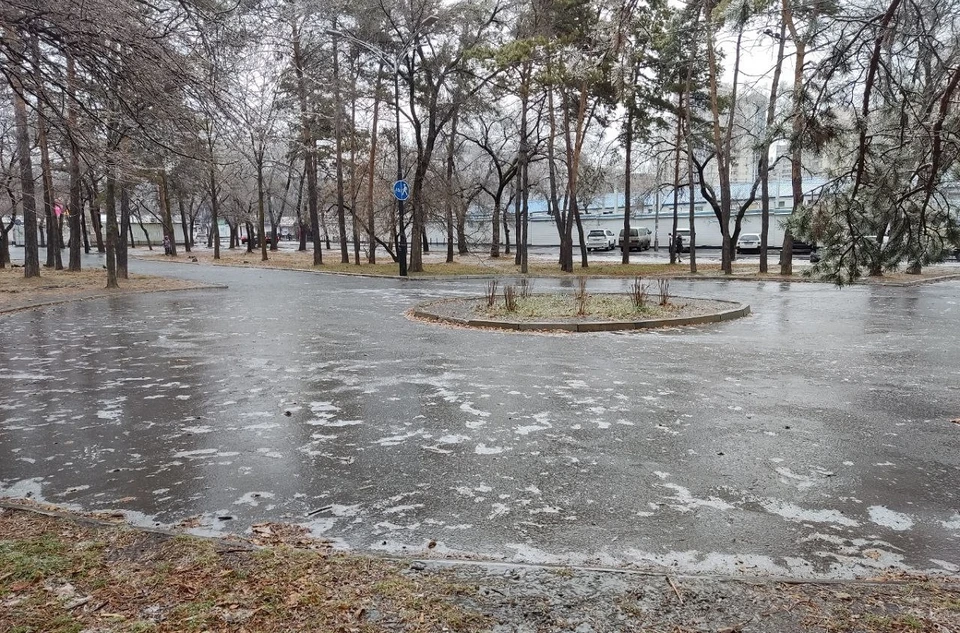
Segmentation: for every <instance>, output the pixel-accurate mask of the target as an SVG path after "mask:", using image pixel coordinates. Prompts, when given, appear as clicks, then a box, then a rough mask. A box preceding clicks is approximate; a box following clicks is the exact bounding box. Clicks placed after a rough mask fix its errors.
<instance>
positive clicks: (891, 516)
mask: <svg viewBox="0 0 960 633" xmlns="http://www.w3.org/2000/svg"><path fill="white" fill-rule="evenodd" d="M868 511H869V512H870V520H871V521H872V522H874V523H876V524H877V525H882V526H883V527H888V528H890V529H891V530H896V531H897V532H904V531H906V530H909V529H910V528H912V527H913V519H911V518H910V517H908V516H907V515H905V514H901V513H900V512H894V511H893V510H890V509H889V508H885V507H883V506H870V507H869V508H868Z"/></svg>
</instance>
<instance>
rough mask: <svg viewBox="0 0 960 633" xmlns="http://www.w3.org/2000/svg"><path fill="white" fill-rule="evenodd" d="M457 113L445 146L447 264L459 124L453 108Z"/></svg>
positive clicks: (451, 241) (448, 260)
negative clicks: (455, 151)
mask: <svg viewBox="0 0 960 633" xmlns="http://www.w3.org/2000/svg"><path fill="white" fill-rule="evenodd" d="M454 107H455V108H457V111H455V112H454V113H453V118H452V121H451V123H450V139H449V142H448V144H447V200H446V220H447V263H448V264H452V263H453V168H454V162H455V161H454V158H455V156H454V150H455V149H456V138H457V124H458V123H459V116H458V115H459V108H458V106H457V105H455V106H454Z"/></svg>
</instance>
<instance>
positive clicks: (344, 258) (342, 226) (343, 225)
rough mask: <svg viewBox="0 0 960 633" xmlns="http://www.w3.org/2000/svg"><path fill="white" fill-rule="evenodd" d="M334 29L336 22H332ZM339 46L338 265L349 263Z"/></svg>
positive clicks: (336, 77)
mask: <svg viewBox="0 0 960 633" xmlns="http://www.w3.org/2000/svg"><path fill="white" fill-rule="evenodd" d="M334 28H336V22H334ZM339 49H340V47H339V46H334V47H333V103H334V106H333V107H334V108H336V110H337V113H336V115H335V117H334V120H333V135H334V139H335V142H336V151H337V231H338V232H339V233H340V263H341V264H349V263H350V252H349V250H348V246H347V222H346V209H345V208H344V207H345V202H344V195H343V98H342V95H341V90H340V54H339Z"/></svg>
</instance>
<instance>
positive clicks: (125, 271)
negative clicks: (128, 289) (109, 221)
mask: <svg viewBox="0 0 960 633" xmlns="http://www.w3.org/2000/svg"><path fill="white" fill-rule="evenodd" d="M128 239H129V240H130V241H131V242H132V241H133V238H132V233H131V228H130V185H129V184H128V183H127V180H126V178H124V179H122V180H121V181H120V230H119V232H118V239H117V277H119V278H120V279H129V278H130V273H129V266H128V262H127V240H128Z"/></svg>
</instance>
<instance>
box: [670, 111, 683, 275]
mask: <svg viewBox="0 0 960 633" xmlns="http://www.w3.org/2000/svg"><path fill="white" fill-rule="evenodd" d="M682 113H683V94H682V93H681V94H678V95H677V135H676V139H675V141H674V143H675V145H676V147H675V154H674V158H673V232H672V233H671V234H670V263H671V264H675V263H677V261H679V260H680V249H679V248H677V244H678V243H677V228H678V227H679V214H680V201H679V197H680V140H681V138H682V133H683V125H682V123H683V119H682V118H681V116H682Z"/></svg>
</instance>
